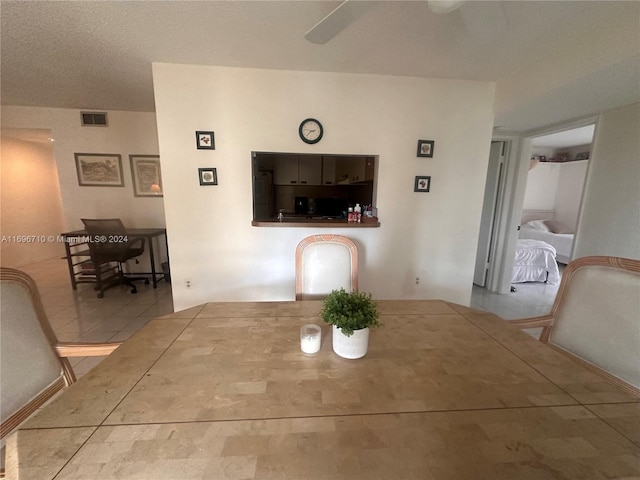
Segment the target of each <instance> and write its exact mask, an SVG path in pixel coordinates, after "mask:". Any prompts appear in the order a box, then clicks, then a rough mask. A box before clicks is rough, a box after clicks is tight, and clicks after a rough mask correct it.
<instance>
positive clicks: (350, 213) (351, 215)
mask: <svg viewBox="0 0 640 480" xmlns="http://www.w3.org/2000/svg"><path fill="white" fill-rule="evenodd" d="M354 216H355V215H354V213H353V207H349V209H348V210H347V223H353V219H354Z"/></svg>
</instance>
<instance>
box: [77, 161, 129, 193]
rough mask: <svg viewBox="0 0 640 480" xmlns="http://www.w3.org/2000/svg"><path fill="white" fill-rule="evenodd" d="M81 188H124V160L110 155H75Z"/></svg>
mask: <svg viewBox="0 0 640 480" xmlns="http://www.w3.org/2000/svg"><path fill="white" fill-rule="evenodd" d="M74 156H75V157H76V170H77V172H78V184H79V185H80V186H81V187H124V178H123V177H122V158H121V157H120V155H112V154H110V153H74Z"/></svg>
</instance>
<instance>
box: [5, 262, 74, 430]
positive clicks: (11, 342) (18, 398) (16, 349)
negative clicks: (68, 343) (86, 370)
mask: <svg viewBox="0 0 640 480" xmlns="http://www.w3.org/2000/svg"><path fill="white" fill-rule="evenodd" d="M0 285H1V289H0V295H1V296H0V318H1V319H2V320H1V321H2V328H0V355H1V357H2V358H1V364H2V376H1V377H0V391H1V392H2V401H1V402H0V410H1V428H0V430H1V431H0V438H4V436H5V435H6V434H7V433H8V432H10V431H11V430H13V428H14V427H15V426H17V425H18V424H19V423H21V422H22V421H23V420H24V419H26V418H27V417H28V416H29V415H30V414H31V413H33V412H34V411H35V410H36V409H37V408H39V406H40V405H42V404H43V403H44V402H46V401H47V400H48V399H49V398H51V397H52V396H53V395H54V394H55V393H56V392H57V391H59V390H60V389H62V388H63V387H64V386H65V385H66V384H68V383H71V378H67V375H68V373H69V372H71V373H72V370H71V365H70V364H69V361H68V360H67V359H66V358H60V357H58V355H57V354H56V351H55V348H54V345H55V344H56V343H57V339H56V336H55V334H54V332H53V330H52V329H51V326H50V325H49V322H48V320H47V317H46V314H45V312H44V308H43V306H42V302H41V301H40V296H39V294H38V290H37V287H36V285H35V283H34V282H33V280H32V279H31V278H30V277H29V276H28V275H26V274H25V273H23V272H20V271H18V270H14V269H10V268H2V269H1V271H0Z"/></svg>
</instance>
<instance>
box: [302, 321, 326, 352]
mask: <svg viewBox="0 0 640 480" xmlns="http://www.w3.org/2000/svg"><path fill="white" fill-rule="evenodd" d="M321 339H322V330H321V329H320V327H319V326H318V325H314V324H309V325H303V326H302V327H300V349H301V350H302V353H304V354H305V355H315V354H316V353H318V352H319V351H320V344H321Z"/></svg>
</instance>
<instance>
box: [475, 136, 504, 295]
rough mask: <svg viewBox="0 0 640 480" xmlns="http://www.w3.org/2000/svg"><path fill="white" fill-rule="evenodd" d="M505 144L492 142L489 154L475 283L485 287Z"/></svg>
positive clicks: (492, 242) (491, 251) (491, 249)
mask: <svg viewBox="0 0 640 480" xmlns="http://www.w3.org/2000/svg"><path fill="white" fill-rule="evenodd" d="M504 150H505V142H491V150H490V153H489V168H488V169H487V183H486V187H485V191H484V202H483V204H482V218H481V221H480V233H479V235H478V251H477V253H476V267H475V271H474V275H473V283H475V284H476V285H478V286H480V287H484V286H485V285H486V283H487V271H488V270H489V265H490V264H491V260H492V254H493V253H494V252H493V250H494V249H493V247H494V245H495V242H494V239H493V232H494V231H495V228H494V227H495V222H496V220H497V215H496V207H497V204H498V192H499V190H500V185H501V183H502V181H503V169H504Z"/></svg>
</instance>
